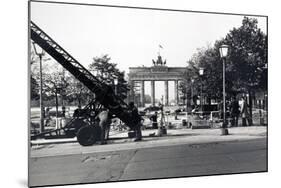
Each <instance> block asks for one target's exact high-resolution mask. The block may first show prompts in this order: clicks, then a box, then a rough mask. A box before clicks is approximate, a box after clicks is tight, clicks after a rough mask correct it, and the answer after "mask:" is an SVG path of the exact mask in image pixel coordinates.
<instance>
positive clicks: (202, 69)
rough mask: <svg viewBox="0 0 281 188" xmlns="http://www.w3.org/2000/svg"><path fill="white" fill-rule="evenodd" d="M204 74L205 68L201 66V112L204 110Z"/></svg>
mask: <svg viewBox="0 0 281 188" xmlns="http://www.w3.org/2000/svg"><path fill="white" fill-rule="evenodd" d="M203 74H204V68H199V75H200V76H201V94H200V105H201V112H203V97H202V95H203V78H202V77H203Z"/></svg>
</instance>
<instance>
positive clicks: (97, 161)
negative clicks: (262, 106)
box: [30, 137, 267, 186]
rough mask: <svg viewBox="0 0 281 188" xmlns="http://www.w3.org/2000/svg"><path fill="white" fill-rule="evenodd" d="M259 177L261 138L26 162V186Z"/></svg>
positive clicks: (263, 163)
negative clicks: (236, 175)
mask: <svg viewBox="0 0 281 188" xmlns="http://www.w3.org/2000/svg"><path fill="white" fill-rule="evenodd" d="M143 142H145V141H143ZM93 147H95V146H93ZM262 171H267V142H266V137H264V138H258V139H252V140H241V141H226V142H211V143H198V144H196V143H193V144H181V145H170V146H157V147H151V148H138V149H128V150H118V151H110V152H92V153H79V154H69V155H59V156H42V157H32V158H31V159H30V180H31V181H30V185H31V186H40V185H58V184H77V183H93V182H111V181H120V180H121V181H122V180H135V179H154V178H168V177H183V176H184V177H186V176H187V177H188V176H199V175H210V174H229V173H240V172H262Z"/></svg>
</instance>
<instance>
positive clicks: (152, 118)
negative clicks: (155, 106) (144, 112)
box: [150, 112, 158, 129]
mask: <svg viewBox="0 0 281 188" xmlns="http://www.w3.org/2000/svg"><path fill="white" fill-rule="evenodd" d="M150 120H151V121H152V128H153V129H158V123H157V112H155V113H154V114H153V115H152V116H151V117H150Z"/></svg>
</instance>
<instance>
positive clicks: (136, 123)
mask: <svg viewBox="0 0 281 188" xmlns="http://www.w3.org/2000/svg"><path fill="white" fill-rule="evenodd" d="M129 113H130V116H131V119H132V124H133V127H134V131H135V140H134V141H135V142H137V141H141V140H142V133H141V125H142V124H141V120H142V119H141V116H140V115H139V112H138V108H137V107H136V106H135V105H134V102H130V103H129Z"/></svg>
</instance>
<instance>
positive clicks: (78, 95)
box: [66, 75, 94, 107]
mask: <svg viewBox="0 0 281 188" xmlns="http://www.w3.org/2000/svg"><path fill="white" fill-rule="evenodd" d="M66 97H67V100H68V102H74V101H76V102H77V105H78V106H80V107H81V106H82V105H83V104H85V103H88V102H89V101H90V100H91V99H92V98H93V97H94V96H93V94H92V93H91V91H90V90H89V89H88V88H87V87H86V86H84V85H83V84H82V83H81V82H80V81H78V80H77V79H76V78H75V77H74V76H72V75H71V76H70V77H69V87H68V89H67V95H66Z"/></svg>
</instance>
